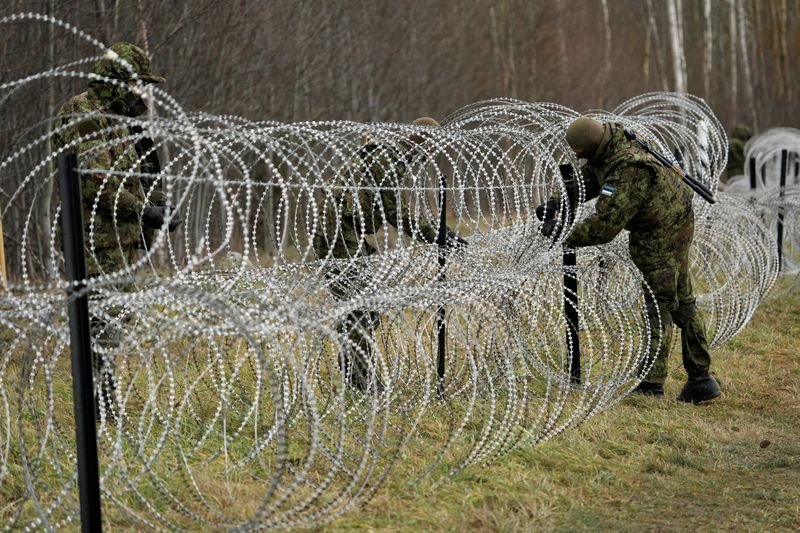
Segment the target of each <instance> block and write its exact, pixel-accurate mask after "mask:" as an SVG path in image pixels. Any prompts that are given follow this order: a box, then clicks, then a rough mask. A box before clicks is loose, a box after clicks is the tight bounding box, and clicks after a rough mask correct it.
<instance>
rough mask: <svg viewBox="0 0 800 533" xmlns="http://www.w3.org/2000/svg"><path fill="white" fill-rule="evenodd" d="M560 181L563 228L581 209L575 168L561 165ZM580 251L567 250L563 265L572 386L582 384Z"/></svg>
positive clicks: (568, 355) (563, 256) (562, 257)
mask: <svg viewBox="0 0 800 533" xmlns="http://www.w3.org/2000/svg"><path fill="white" fill-rule="evenodd" d="M558 170H559V172H560V173H561V178H562V179H563V180H564V186H565V189H566V192H567V204H568V213H567V215H566V217H565V218H564V221H563V223H564V227H565V228H566V227H568V226H569V225H571V224H572V222H573V220H575V210H576V209H577V207H578V182H577V178H576V177H575V169H573V168H572V165H559V167H558ZM577 259H578V255H577V251H576V250H575V248H569V247H566V246H565V247H564V250H563V252H562V256H561V263H562V265H563V267H564V317H565V318H566V321H567V330H566V340H567V358H568V360H569V376H570V381H571V382H572V383H580V382H581V347H580V340H579V337H578V330H579V326H580V324H579V321H578V270H577V269H576V268H575V266H576V264H577Z"/></svg>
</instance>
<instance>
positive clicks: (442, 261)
mask: <svg viewBox="0 0 800 533" xmlns="http://www.w3.org/2000/svg"><path fill="white" fill-rule="evenodd" d="M436 244H437V245H438V247H439V279H438V280H439V282H440V283H443V282H444V281H445V279H446V278H447V276H446V274H445V268H446V266H447V253H446V252H447V251H446V247H447V178H445V176H444V174H443V173H441V172H440V173H439V234H438V235H437V236H436ZM445 312H446V309H445V307H444V305H440V306H439V309H438V311H437V317H436V325H437V329H438V331H437V341H438V342H437V345H438V349H437V357H436V376H437V378H438V384H437V390H438V392H439V396H442V397H443V396H444V366H445V350H446V349H447V346H446V339H447V324H446V322H445Z"/></svg>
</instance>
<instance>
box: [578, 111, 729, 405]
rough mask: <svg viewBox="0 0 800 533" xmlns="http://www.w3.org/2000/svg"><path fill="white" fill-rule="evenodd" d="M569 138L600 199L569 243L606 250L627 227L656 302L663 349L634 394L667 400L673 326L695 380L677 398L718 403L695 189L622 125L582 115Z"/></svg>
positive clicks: (653, 310) (652, 316)
mask: <svg viewBox="0 0 800 533" xmlns="http://www.w3.org/2000/svg"><path fill="white" fill-rule="evenodd" d="M566 138H567V142H568V143H569V145H570V147H571V148H572V149H573V150H574V151H575V153H576V155H577V156H578V157H580V158H586V159H588V162H587V164H586V165H585V166H584V167H583V175H584V180H585V185H586V189H585V190H586V199H587V200H589V199H592V198H598V200H597V205H596V207H595V212H594V213H593V214H592V215H590V216H589V217H588V218H587V219H586V220H584V221H582V222H581V223H579V224H578V225H577V226H576V227H575V228H574V229H573V231H572V233H570V235H568V236H567V239H566V240H565V242H564V245H565V246H569V247H581V246H594V245H600V244H604V243H607V242H610V241H611V240H612V239H613V238H614V237H616V235H617V234H618V233H619V232H620V231H622V230H623V229H627V230H628V231H629V232H630V236H629V237H630V242H629V251H630V254H631V259H632V260H633V262H634V264H635V265H636V266H637V268H638V269H639V271H640V272H641V273H642V275H643V276H644V279H645V281H646V282H647V284H648V285H649V287H650V289H651V290H652V293H653V296H654V298H655V301H653V299H652V298H651V297H650V295H649V294H648V296H647V297H646V300H647V310H648V318H649V320H650V324H651V339H650V343H651V344H650V345H651V346H652V347H653V348H655V347H656V346H658V347H659V348H658V352H657V353H656V354H654V357H655V362H654V364H653V367H652V369H651V370H650V372H649V373H648V375H647V376H646V377H645V380H644V381H643V382H642V383H640V384H639V386H638V387H637V388H636V389H635V392H637V393H640V394H648V395H653V396H659V397H662V396H663V395H664V388H663V385H664V382H665V381H666V378H667V358H668V355H669V350H670V348H671V346H672V325H673V323H674V324H675V325H677V326H678V327H679V328H680V329H681V351H682V355H683V366H684V368H685V369H686V372H687V374H688V376H689V378H688V381H687V382H686V384H685V385H684V387H683V390H682V391H681V393H680V395H679V396H678V398H677V399H678V400H680V401H684V402H691V403H697V402H702V401H706V400H711V399H713V398H716V397H717V396H719V395H720V389H719V385H718V383H717V381H716V380H715V379H714V377H713V376H712V375H711V374H710V373H709V370H710V367H711V357H710V355H709V351H708V341H707V339H706V328H705V323H704V321H703V318H702V316H701V314H700V312H699V310H698V309H697V306H696V304H695V296H694V293H693V290H692V280H691V277H690V274H689V248H690V246H691V244H692V239H693V237H694V213H693V210H692V191H691V190H690V189H689V188H688V187H686V186H685V185H683V184H682V183H681V181H680V180H679V179H678V178H677V176H673V175H671V174H670V173H671V172H672V170H670V169H668V168H666V167H664V166H662V165H661V164H660V163H659V162H658V161H657V160H656V159H655V158H654V157H653V156H652V155H651V154H649V153H647V152H646V151H644V150H643V149H642V148H640V147H639V146H637V145H635V144H633V142H632V141H630V140H629V139H628V138H627V137H626V135H625V131H624V129H623V127H622V125H621V124H615V123H605V124H601V123H599V122H597V121H595V120H593V119H591V118H588V117H580V118H578V119H576V120H575V121H574V122H573V123H572V124H570V126H569V128H568V129H567V135H566ZM659 315H660V317H661V327H660V328H659V326H658V323H659V320H658V317H659ZM651 355H653V354H651Z"/></svg>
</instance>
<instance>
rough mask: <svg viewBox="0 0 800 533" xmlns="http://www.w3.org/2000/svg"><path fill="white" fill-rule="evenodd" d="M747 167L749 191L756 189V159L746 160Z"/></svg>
mask: <svg viewBox="0 0 800 533" xmlns="http://www.w3.org/2000/svg"><path fill="white" fill-rule="evenodd" d="M747 166H748V167H750V189H751V190H755V188H756V158H755V157H750V158H749V159H748V160H747Z"/></svg>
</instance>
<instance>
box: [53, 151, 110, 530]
mask: <svg viewBox="0 0 800 533" xmlns="http://www.w3.org/2000/svg"><path fill="white" fill-rule="evenodd" d="M77 169H78V158H77V156H76V155H75V154H59V155H58V178H59V184H60V186H61V225H62V230H63V231H62V233H63V241H64V262H65V264H66V270H67V281H68V282H69V288H68V289H67V301H68V305H69V333H70V350H71V352H72V399H73V403H74V407H75V434H76V437H77V448H78V486H79V491H80V504H81V531H83V532H84V533H94V532H99V531H102V519H101V515H100V469H99V466H98V461H97V429H96V427H95V412H94V382H93V379H92V351H91V346H90V344H89V342H90V331H89V296H88V294H87V291H86V255H85V253H86V252H85V250H84V243H83V203H82V199H81V182H80V177H79V176H78V171H77Z"/></svg>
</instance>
